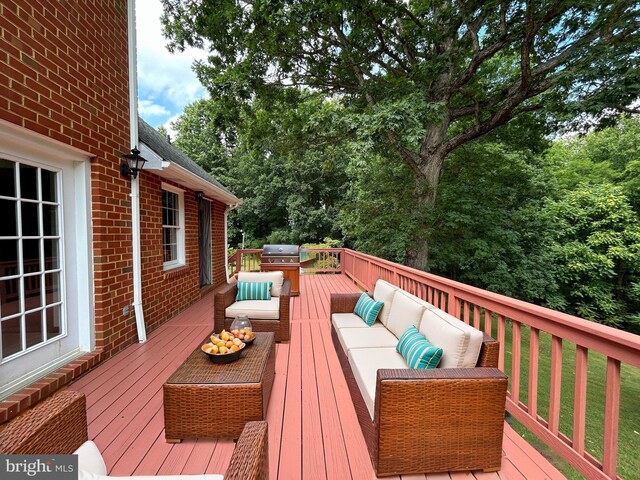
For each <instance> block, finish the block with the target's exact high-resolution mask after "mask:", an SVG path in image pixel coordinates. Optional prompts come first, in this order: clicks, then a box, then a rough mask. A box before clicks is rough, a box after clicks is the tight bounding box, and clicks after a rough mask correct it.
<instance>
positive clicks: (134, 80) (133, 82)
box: [127, 0, 138, 148]
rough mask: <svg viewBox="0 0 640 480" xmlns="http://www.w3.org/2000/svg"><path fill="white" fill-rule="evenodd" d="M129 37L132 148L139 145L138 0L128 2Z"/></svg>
mask: <svg viewBox="0 0 640 480" xmlns="http://www.w3.org/2000/svg"><path fill="white" fill-rule="evenodd" d="M127 38H128V41H129V44H128V49H129V132H130V134H131V148H134V147H136V146H137V145H138V53H137V50H136V47H137V46H136V41H137V37H136V0H129V1H128V2H127Z"/></svg>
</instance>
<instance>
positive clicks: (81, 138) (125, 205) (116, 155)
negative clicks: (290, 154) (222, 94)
mask: <svg viewBox="0 0 640 480" xmlns="http://www.w3.org/2000/svg"><path fill="white" fill-rule="evenodd" d="M128 88H129V85H128V47H127V2H126V0H112V1H104V0H82V1H76V0H39V1H37V2H27V1H24V0H21V1H16V0H2V2H1V3H0V119H2V120H6V121H8V122H11V123H14V124H16V125H19V126H21V127H24V128H27V129H29V130H32V131H34V132H37V133H40V134H42V135H45V136H47V137H49V138H52V139H55V140H58V141H60V142H63V143H66V144H69V145H72V146H74V147H77V148H79V149H81V150H83V151H86V152H88V153H90V154H92V155H94V156H95V158H94V160H92V164H91V195H92V205H91V213H92V224H93V227H92V228H93V231H92V234H93V265H94V281H95V285H94V286H95V299H94V300H95V302H94V304H95V322H96V347H97V348H98V349H101V350H102V352H101V353H100V356H99V357H100V358H101V359H102V358H108V357H109V356H111V355H113V354H114V353H116V352H118V351H120V350H121V349H122V348H124V347H125V346H127V345H129V344H131V343H133V342H134V341H135V340H136V338H137V337H136V328H135V317H134V315H133V312H131V313H130V314H129V315H126V316H125V315H123V308H124V307H126V306H130V305H131V303H132V301H133V289H132V282H133V274H132V248H131V201H130V197H129V194H130V192H131V185H130V180H129V179H128V178H124V177H122V176H120V174H119V171H118V165H119V163H120V156H121V154H122V153H123V152H125V151H126V150H128V148H129V145H130V139H129V95H128V94H129V91H128ZM141 187H142V189H143V192H142V193H143V194H142V199H143V201H142V205H141V209H142V218H143V224H142V245H143V246H144V248H143V259H142V267H143V296H144V304H143V307H144V309H145V319H146V322H147V326H148V330H149V331H151V330H153V329H154V328H157V326H159V325H160V324H161V323H162V322H164V321H166V320H167V319H168V318H170V317H171V316H172V315H174V314H175V313H177V312H178V311H180V310H182V309H184V308H186V307H187V306H188V305H189V304H191V303H193V302H194V301H195V300H197V299H198V298H200V289H199V281H198V253H197V232H198V225H197V204H196V201H195V199H194V195H193V192H191V191H188V192H187V193H185V207H186V210H187V212H186V213H187V214H186V219H187V226H186V227H187V252H186V253H187V268H186V269H183V270H180V271H174V272H171V273H163V272H162V252H161V223H160V221H161V220H160V218H161V216H160V206H161V195H160V180H159V179H158V177H156V176H155V175H153V174H152V173H150V172H143V173H142V175H141ZM212 211H213V221H212V233H213V242H212V243H213V245H212V248H213V251H214V255H213V256H212V258H213V259H214V264H215V267H214V272H213V282H214V284H215V285H217V284H220V283H222V282H224V281H225V277H224V264H223V260H222V259H223V258H224V256H223V255H224V225H223V223H222V220H223V215H224V205H223V204H220V203H217V202H214V204H213V205H212ZM92 358H93V357H92ZM92 364H93V360H92ZM67 373H68V372H67ZM67 373H65V374H64V375H63V376H64V378H67V377H69V375H68V374H67ZM65 375H66V376H65ZM56 378H57V377H56ZM69 378H70V377H69ZM51 385H53V386H54V387H55V388H53V387H52V388H50V390H51V391H53V390H55V389H56V388H59V387H60V386H62V383H60V381H59V379H58V380H55V385H54V384H53V383H52V384H51ZM41 391H43V392H44V391H46V392H48V393H51V392H49V388H48V387H47V388H46V389H42V390H41ZM18 396H19V395H18ZM28 396H29V398H36V397H38V395H33V394H32V393H31V394H29V395H28ZM19 397H20V396H19ZM25 398H26V397H25V395H22V396H21V397H20V398H19V399H18V400H17V404H18V405H19V406H20V407H21V408H22V407H26V406H28V404H29V402H28V401H26V400H25ZM8 400H10V399H8ZM2 403H3V404H2V408H1V409H0V410H1V411H0V421H2V417H3V414H2V412H8V411H9V409H10V407H9V406H8V405H7V403H11V402H2ZM15 404H16V402H14V403H13V404H12V405H13V407H11V408H12V409H13V410H11V412H12V413H11V415H10V416H13V415H14V414H15V413H16V411H19V410H20V409H21V408H18V409H17V410H16V408H14V407H15Z"/></svg>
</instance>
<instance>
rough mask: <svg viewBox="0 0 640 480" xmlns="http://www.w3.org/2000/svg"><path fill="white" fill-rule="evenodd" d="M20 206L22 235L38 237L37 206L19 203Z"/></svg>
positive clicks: (35, 204)
mask: <svg viewBox="0 0 640 480" xmlns="http://www.w3.org/2000/svg"><path fill="white" fill-rule="evenodd" d="M21 205H22V235H24V236H25V237H36V236H38V235H40V228H39V227H40V220H39V219H38V204H37V203H28V202H21Z"/></svg>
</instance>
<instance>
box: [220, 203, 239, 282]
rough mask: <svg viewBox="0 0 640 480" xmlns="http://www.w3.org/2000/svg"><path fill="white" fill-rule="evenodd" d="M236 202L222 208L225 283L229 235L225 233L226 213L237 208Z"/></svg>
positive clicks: (227, 266)
mask: <svg viewBox="0 0 640 480" xmlns="http://www.w3.org/2000/svg"><path fill="white" fill-rule="evenodd" d="M238 205H239V204H238V203H236V204H234V205H227V208H225V209H224V271H225V273H226V275H227V283H229V236H228V235H227V214H228V213H229V212H230V211H231V210H235V209H236V208H238Z"/></svg>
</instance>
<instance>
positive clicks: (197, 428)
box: [163, 332, 275, 443]
mask: <svg viewBox="0 0 640 480" xmlns="http://www.w3.org/2000/svg"><path fill="white" fill-rule="evenodd" d="M207 341H208V337H207V339H205V340H204V341H203V342H202V343H206V342H207ZM200 345H201V344H199V345H198V348H197V349H196V350H195V351H194V352H193V353H192V354H191V355H189V357H188V358H187V359H186V360H185V362H184V363H183V364H182V365H180V367H178V369H177V370H176V371H175V373H174V374H173V375H171V377H169V379H168V380H167V382H166V383H165V384H164V386H163V393H164V427H165V438H166V440H167V442H169V443H178V442H180V441H182V439H184V438H194V437H195V438H202V437H204V438H238V437H239V436H240V433H241V432H242V429H243V428H244V425H245V423H247V422H249V421H252V420H264V419H265V417H266V414H267V405H268V403H269V396H270V395H271V388H272V387H273V381H274V379H275V337H274V334H273V333H271V332H266V333H262V332H256V340H255V342H254V343H253V345H251V346H248V347H245V352H244V353H243V354H242V357H241V358H240V360H238V361H237V362H233V363H228V364H226V365H219V364H215V363H213V362H211V361H210V360H209V359H208V358H207V356H206V355H205V354H204V353H202V351H201V350H200Z"/></svg>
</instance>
